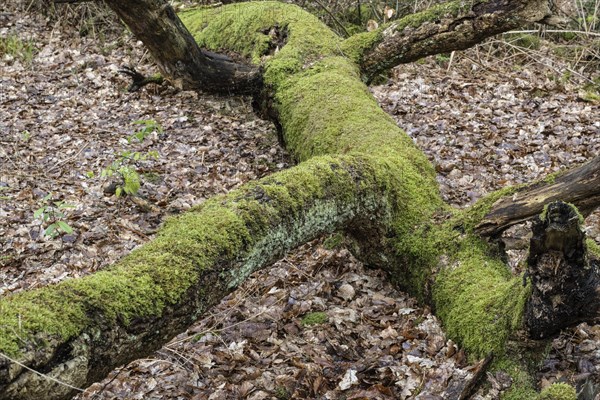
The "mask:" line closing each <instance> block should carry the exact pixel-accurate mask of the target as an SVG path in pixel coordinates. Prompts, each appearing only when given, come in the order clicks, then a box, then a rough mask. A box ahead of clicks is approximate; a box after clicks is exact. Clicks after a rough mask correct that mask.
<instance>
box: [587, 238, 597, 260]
mask: <svg viewBox="0 0 600 400" xmlns="http://www.w3.org/2000/svg"><path fill="white" fill-rule="evenodd" d="M585 244H586V246H587V249H588V252H589V253H591V255H592V256H593V257H594V258H596V259H598V260H600V246H599V245H598V243H596V241H595V240H594V239H591V238H587V239H586V240H585Z"/></svg>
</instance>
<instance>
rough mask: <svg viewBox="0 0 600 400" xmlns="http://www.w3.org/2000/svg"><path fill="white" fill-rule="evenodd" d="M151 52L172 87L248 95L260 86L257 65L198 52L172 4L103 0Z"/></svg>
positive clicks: (142, 0) (199, 50)
mask: <svg viewBox="0 0 600 400" xmlns="http://www.w3.org/2000/svg"><path fill="white" fill-rule="evenodd" d="M105 2H106V4H107V5H108V6H109V7H110V8H111V9H112V10H113V11H114V12H115V13H116V14H117V15H118V16H119V18H121V19H122V20H123V22H125V24H127V26H128V27H129V29H131V31H132V33H133V34H134V35H135V37H136V38H138V39H139V40H141V41H142V42H143V43H144V45H145V46H146V47H147V48H148V50H149V51H150V54H152V56H153V58H154V61H155V62H156V64H157V65H158V67H159V69H160V71H161V73H162V75H163V77H164V78H165V79H167V80H169V81H170V82H171V84H173V85H174V86H175V87H178V88H181V89H197V90H203V91H206V92H213V93H224V94H234V93H237V94H249V93H254V92H257V91H258V90H259V89H260V87H261V75H260V71H259V69H258V68H257V67H253V66H248V65H244V64H238V63H235V62H233V61H231V60H228V59H226V58H225V57H218V56H212V55H211V54H212V53H209V52H204V51H202V50H201V49H200V48H199V47H198V45H197V44H196V42H195V41H194V38H192V36H191V35H190V33H189V32H188V30H187V29H186V27H185V26H184V25H183V23H182V22H181V20H180V19H179V17H177V14H175V11H174V10H173V7H171V6H170V5H169V4H168V3H166V2H165V1H163V0H126V1H124V0H105Z"/></svg>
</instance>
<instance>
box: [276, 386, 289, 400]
mask: <svg viewBox="0 0 600 400" xmlns="http://www.w3.org/2000/svg"><path fill="white" fill-rule="evenodd" d="M275 397H276V398H277V399H278V400H288V399H291V395H290V392H288V390H287V389H286V388H285V386H277V387H276V388H275Z"/></svg>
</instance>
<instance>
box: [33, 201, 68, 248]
mask: <svg viewBox="0 0 600 400" xmlns="http://www.w3.org/2000/svg"><path fill="white" fill-rule="evenodd" d="M42 203H43V205H42V206H41V207H40V208H38V209H37V210H35V212H34V213H33V217H34V218H36V219H37V218H39V219H41V220H42V223H43V224H48V226H46V229H45V230H44V235H46V236H50V237H51V238H55V237H56V236H58V235H60V234H61V232H62V233H65V234H69V233H73V228H71V226H70V225H69V224H67V223H66V222H65V221H64V219H65V218H66V214H65V211H66V210H68V209H71V208H75V206H74V205H72V204H68V203H65V202H64V201H55V200H53V199H52V193H49V194H47V195H46V196H44V198H43V199H42Z"/></svg>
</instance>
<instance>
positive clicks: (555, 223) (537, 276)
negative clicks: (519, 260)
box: [525, 201, 600, 339]
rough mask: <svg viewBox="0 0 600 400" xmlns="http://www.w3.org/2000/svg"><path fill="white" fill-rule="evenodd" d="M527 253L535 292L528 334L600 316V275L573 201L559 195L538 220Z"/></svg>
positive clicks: (528, 310) (538, 334)
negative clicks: (570, 203)
mask: <svg viewBox="0 0 600 400" xmlns="http://www.w3.org/2000/svg"><path fill="white" fill-rule="evenodd" d="M532 230H533V237H532V238H531V245H530V248H529V257H528V258H527V265H528V266H527V276H528V277H529V279H530V280H531V284H532V294H531V297H530V298H529V301H528V303H527V306H526V311H525V324H526V326H527V329H528V331H529V335H530V336H531V337H533V338H536V339H540V338H545V337H549V336H550V335H552V334H553V333H556V332H558V331H560V330H561V329H563V328H566V327H568V326H570V325H573V324H575V323H577V322H581V321H583V320H587V321H590V320H591V321H593V320H594V317H597V316H600V297H599V296H598V288H599V287H600V275H599V274H598V265H596V264H595V263H594V262H593V261H592V260H590V259H589V257H588V256H587V254H586V245H585V233H584V232H583V231H582V230H581V221H580V216H579V215H578V214H577V210H576V209H575V208H573V206H571V205H569V204H566V203H563V202H560V201H557V202H553V203H550V204H549V205H548V206H547V209H546V212H545V213H544V214H543V215H542V217H541V218H538V219H537V220H536V221H535V222H534V224H533V228H532Z"/></svg>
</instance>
